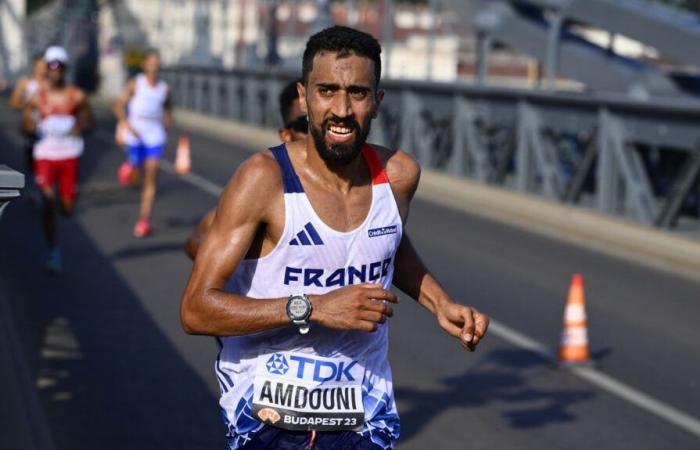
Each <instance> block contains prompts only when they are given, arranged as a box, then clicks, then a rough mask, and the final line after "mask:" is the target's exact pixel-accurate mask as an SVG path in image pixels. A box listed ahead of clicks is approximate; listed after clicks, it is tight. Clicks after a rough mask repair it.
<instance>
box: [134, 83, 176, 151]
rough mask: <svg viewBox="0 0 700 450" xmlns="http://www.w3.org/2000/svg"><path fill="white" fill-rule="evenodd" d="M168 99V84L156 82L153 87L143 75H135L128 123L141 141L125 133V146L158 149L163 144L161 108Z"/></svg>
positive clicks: (163, 128)
mask: <svg viewBox="0 0 700 450" xmlns="http://www.w3.org/2000/svg"><path fill="white" fill-rule="evenodd" d="M167 99H168V83H166V82H165V81H163V80H158V82H157V83H156V85H155V86H152V85H151V84H150V83H149V82H148V78H147V77H146V75H144V74H142V73H141V74H138V75H136V78H135V80H134V95H133V97H131V100H129V105H128V113H129V114H128V119H127V120H128V121H129V124H130V125H131V126H132V127H133V128H134V129H135V130H136V132H137V133H138V134H139V137H140V138H141V140H139V139H138V138H137V137H136V136H134V135H133V134H132V133H130V132H129V131H126V132H125V136H124V138H125V141H126V144H127V145H131V146H136V145H141V144H142V145H144V146H146V147H158V146H161V145H164V144H165V141H166V134H165V127H164V126H163V107H164V105H165V102H166V100H167Z"/></svg>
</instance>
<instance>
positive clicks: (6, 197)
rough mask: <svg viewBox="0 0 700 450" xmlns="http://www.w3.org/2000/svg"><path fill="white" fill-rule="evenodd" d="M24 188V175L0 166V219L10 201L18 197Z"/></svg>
mask: <svg viewBox="0 0 700 450" xmlns="http://www.w3.org/2000/svg"><path fill="white" fill-rule="evenodd" d="M23 187H24V175H22V174H21V173H19V172H17V171H16V170H12V169H10V168H9V167H7V166H5V165H2V164H0V218H1V217H2V212H3V210H4V209H5V207H6V206H7V205H8V204H9V203H10V201H11V200H13V199H15V198H17V197H19V195H20V192H19V190H20V189H22V188H23Z"/></svg>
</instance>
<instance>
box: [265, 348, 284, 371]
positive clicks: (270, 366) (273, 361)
mask: <svg viewBox="0 0 700 450" xmlns="http://www.w3.org/2000/svg"><path fill="white" fill-rule="evenodd" d="M265 366H266V367H267V371H268V372H270V373H273V374H275V375H284V374H285V373H287V371H288V370H289V364H287V358H285V357H284V355H283V354H281V353H274V354H273V355H272V356H270V359H268V360H267V364H265Z"/></svg>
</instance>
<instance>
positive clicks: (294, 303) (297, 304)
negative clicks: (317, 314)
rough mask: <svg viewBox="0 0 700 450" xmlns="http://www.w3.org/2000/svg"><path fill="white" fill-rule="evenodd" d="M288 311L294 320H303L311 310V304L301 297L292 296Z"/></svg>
mask: <svg viewBox="0 0 700 450" xmlns="http://www.w3.org/2000/svg"><path fill="white" fill-rule="evenodd" d="M287 312H288V313H289V317H290V318H291V319H292V320H303V319H305V318H306V315H307V314H308V312H309V304H308V302H307V301H306V300H304V299H303V298H301V297H292V298H291V299H290V300H289V303H287Z"/></svg>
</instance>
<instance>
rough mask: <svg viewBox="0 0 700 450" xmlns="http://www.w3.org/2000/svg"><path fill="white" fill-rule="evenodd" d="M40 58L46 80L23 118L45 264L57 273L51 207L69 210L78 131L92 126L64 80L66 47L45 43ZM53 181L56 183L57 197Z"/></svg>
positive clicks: (84, 105)
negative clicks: (31, 136)
mask: <svg viewBox="0 0 700 450" xmlns="http://www.w3.org/2000/svg"><path fill="white" fill-rule="evenodd" d="M44 59H45V60H46V65H47V72H46V76H47V82H46V84H44V85H41V86H40V87H39V89H38V91H37V92H36V95H34V96H32V97H31V98H30V99H29V101H28V102H27V105H26V107H25V109H24V120H25V123H26V130H27V132H28V133H36V135H37V142H36V144H35V145H34V160H35V165H34V170H35V174H36V184H37V187H38V188H39V190H40V191H41V195H42V199H43V203H44V207H43V210H44V211H43V221H44V232H45V234H46V240H47V241H48V244H49V255H48V258H47V260H46V268H47V269H48V270H50V271H52V272H60V271H61V268H62V264H61V253H60V251H59V249H58V242H57V220H56V208H57V207H59V209H60V211H61V212H62V213H63V214H64V215H65V216H70V215H72V214H73V210H74V207H75V197H76V195H77V193H78V158H80V155H82V153H83V146H84V143H83V138H82V136H81V135H82V134H83V133H85V132H86V131H88V130H89V129H90V128H91V127H92V124H93V119H92V110H91V109H90V105H89V104H88V102H87V98H86V96H85V93H84V92H83V91H82V90H81V89H79V88H78V87H76V86H72V85H67V84H66V79H65V78H66V67H67V64H68V53H67V52H66V50H65V49H63V48H62V47H49V48H48V49H47V50H46V53H45V54H44ZM55 186H58V199H59V201H58V202H57V201H56V192H54V187H55Z"/></svg>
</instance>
